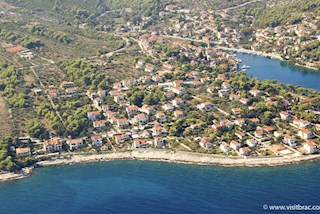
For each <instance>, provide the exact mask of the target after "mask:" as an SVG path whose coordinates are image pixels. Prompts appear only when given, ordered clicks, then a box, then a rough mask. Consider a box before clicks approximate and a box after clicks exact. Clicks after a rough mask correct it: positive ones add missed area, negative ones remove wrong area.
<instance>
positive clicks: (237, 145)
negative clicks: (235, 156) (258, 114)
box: [230, 140, 240, 151]
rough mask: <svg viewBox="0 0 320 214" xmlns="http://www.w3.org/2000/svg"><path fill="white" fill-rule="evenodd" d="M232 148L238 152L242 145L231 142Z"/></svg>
mask: <svg viewBox="0 0 320 214" xmlns="http://www.w3.org/2000/svg"><path fill="white" fill-rule="evenodd" d="M230 148H231V149H233V150H236V151H238V150H239V148H240V143H238V142H237V141H235V140H233V141H231V142H230Z"/></svg>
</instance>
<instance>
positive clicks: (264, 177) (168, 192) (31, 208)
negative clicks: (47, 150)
mask: <svg viewBox="0 0 320 214" xmlns="http://www.w3.org/2000/svg"><path fill="white" fill-rule="evenodd" d="M319 177H320V167H319V162H312V163H304V164H300V165H290V166H280V167H279V166H278V167H256V168H245V167H219V166H199V165H183V164H175V163H162V162H148V161H113V162H100V163H88V164H79V165H67V166H56V167H47V168H38V169H36V170H35V171H34V173H33V174H32V176H30V177H28V178H25V179H22V180H16V181H11V182H7V183H2V184H0V213H1V214H6V213H14V214H16V213H17V214H18V213H39V214H51V213H52V214H56V213H70V214H79V213H89V214H91V213H101V214H104V213H125V214H129V213H138V214H140V213H141V214H142V213H168V214H169V213H172V214H177V213H244V214H250V213H277V211H270V210H267V209H266V207H267V208H268V207H272V206H290V205H291V206H292V207H293V206H294V205H300V206H306V205H308V206H318V205H320V200H319V191H320V182H319V180H318V179H319ZM296 207H297V206H296ZM319 208H320V207H319ZM285 213H305V212H303V211H302V212H301V211H286V212H285ZM308 213H313V212H312V211H308Z"/></svg>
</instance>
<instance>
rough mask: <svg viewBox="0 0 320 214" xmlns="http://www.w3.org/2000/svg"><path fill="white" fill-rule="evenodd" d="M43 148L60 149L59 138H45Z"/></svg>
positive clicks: (49, 149)
mask: <svg viewBox="0 0 320 214" xmlns="http://www.w3.org/2000/svg"><path fill="white" fill-rule="evenodd" d="M43 149H44V150H45V151H46V152H56V151H61V150H62V143H61V142H60V141H59V139H51V140H46V141H45V142H44V143H43Z"/></svg>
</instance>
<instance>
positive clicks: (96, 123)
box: [93, 120, 107, 128]
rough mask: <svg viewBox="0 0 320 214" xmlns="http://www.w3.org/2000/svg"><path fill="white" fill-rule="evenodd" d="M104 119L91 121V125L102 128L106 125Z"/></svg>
mask: <svg viewBox="0 0 320 214" xmlns="http://www.w3.org/2000/svg"><path fill="white" fill-rule="evenodd" d="M106 122H107V121H106V120H96V121H93V127H94V128H103V127H106Z"/></svg>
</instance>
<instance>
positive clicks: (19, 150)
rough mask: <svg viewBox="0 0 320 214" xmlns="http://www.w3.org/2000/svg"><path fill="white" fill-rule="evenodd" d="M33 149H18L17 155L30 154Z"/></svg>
mask: <svg viewBox="0 0 320 214" xmlns="http://www.w3.org/2000/svg"><path fill="white" fill-rule="evenodd" d="M30 151H31V149H30V148H29V147H28V148H17V149H16V153H17V154H23V153H27V152H30Z"/></svg>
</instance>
